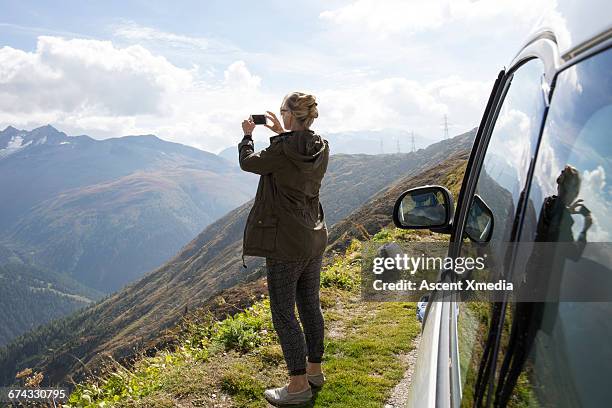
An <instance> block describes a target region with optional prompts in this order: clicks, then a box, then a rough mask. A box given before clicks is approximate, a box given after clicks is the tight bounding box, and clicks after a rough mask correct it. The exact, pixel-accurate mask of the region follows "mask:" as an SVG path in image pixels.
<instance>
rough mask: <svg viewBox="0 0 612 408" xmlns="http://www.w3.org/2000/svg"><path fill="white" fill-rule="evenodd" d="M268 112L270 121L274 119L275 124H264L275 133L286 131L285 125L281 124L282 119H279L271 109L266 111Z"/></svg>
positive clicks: (267, 116)
mask: <svg viewBox="0 0 612 408" xmlns="http://www.w3.org/2000/svg"><path fill="white" fill-rule="evenodd" d="M266 112H267V113H268V114H267V115H266V118H268V119H270V121H272V123H273V126H270V125H268V124H267V123H266V124H265V125H264V126H265V127H267V128H268V129H270V130H271V131H273V132H274V133H277V134H279V133H283V132H284V131H285V129H283V126H282V125H281V123H280V121H279V120H278V118H277V117H276V115H275V114H274V113H273V112H270V111H266Z"/></svg>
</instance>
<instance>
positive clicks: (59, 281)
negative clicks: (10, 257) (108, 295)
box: [0, 263, 102, 346]
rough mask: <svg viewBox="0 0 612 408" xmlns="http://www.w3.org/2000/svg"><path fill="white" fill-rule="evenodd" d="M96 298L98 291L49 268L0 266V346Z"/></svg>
mask: <svg viewBox="0 0 612 408" xmlns="http://www.w3.org/2000/svg"><path fill="white" fill-rule="evenodd" d="M100 298H102V294H101V293H99V292H97V291H95V290H93V289H90V288H87V287H84V286H83V285H81V284H79V283H78V282H75V281H73V280H72V279H70V277H67V276H63V275H59V274H57V273H55V272H53V271H50V270H43V269H39V268H34V267H32V266H27V265H24V264H22V263H7V264H5V265H0V346H2V345H4V344H7V343H8V342H9V341H10V340H12V339H14V338H15V337H17V336H19V335H20V334H22V333H25V332H27V331H30V330H33V329H35V328H36V327H37V326H38V325H40V324H44V323H47V322H49V321H51V320H53V319H57V318H60V317H63V316H66V315H68V314H70V313H72V312H74V311H76V310H78V309H80V308H82V307H85V306H87V305H89V304H92V303H93V302H94V301H96V300H99V299H100ZM24 310H26V311H36V312H35V313H31V312H30V313H24V312H23V311H24Z"/></svg>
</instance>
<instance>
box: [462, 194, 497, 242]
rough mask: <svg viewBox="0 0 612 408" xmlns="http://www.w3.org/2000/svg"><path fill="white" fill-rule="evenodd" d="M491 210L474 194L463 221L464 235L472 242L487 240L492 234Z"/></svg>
mask: <svg viewBox="0 0 612 408" xmlns="http://www.w3.org/2000/svg"><path fill="white" fill-rule="evenodd" d="M493 225H494V222H493V212H492V211H491V209H490V208H489V206H488V205H487V203H485V202H484V200H483V199H482V198H481V197H480V196H479V195H478V194H475V195H474V198H473V199H472V205H471V206H470V211H469V212H468V216H467V221H466V223H465V230H464V233H465V235H466V236H467V237H468V238H469V239H471V240H472V241H474V242H478V243H485V242H489V240H490V239H491V237H492V236H493Z"/></svg>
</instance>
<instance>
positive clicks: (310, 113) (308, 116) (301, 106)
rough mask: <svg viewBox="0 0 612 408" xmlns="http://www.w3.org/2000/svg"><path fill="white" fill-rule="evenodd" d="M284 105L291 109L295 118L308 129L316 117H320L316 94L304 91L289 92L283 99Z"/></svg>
mask: <svg viewBox="0 0 612 408" xmlns="http://www.w3.org/2000/svg"><path fill="white" fill-rule="evenodd" d="M282 106H284V107H285V108H286V109H289V111H290V112H291V113H292V114H293V116H294V117H295V119H296V120H297V121H298V122H299V123H301V124H302V125H304V127H305V128H306V129H309V128H310V125H312V122H313V121H314V120H315V118H317V117H319V111H318V109H317V101H316V99H315V97H314V95H309V94H305V93H303V92H291V93H288V94H287V95H286V96H285V98H284V99H283V103H282Z"/></svg>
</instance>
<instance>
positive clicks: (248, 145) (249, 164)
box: [238, 137, 283, 175]
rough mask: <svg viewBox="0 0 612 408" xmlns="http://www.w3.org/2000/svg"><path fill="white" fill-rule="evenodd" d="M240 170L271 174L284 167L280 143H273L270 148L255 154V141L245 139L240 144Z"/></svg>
mask: <svg viewBox="0 0 612 408" xmlns="http://www.w3.org/2000/svg"><path fill="white" fill-rule="evenodd" d="M238 160H239V162H240V168H241V169H242V170H244V171H248V172H250V173H255V174H260V175H265V174H270V173H272V172H274V171H276V170H278V169H280V168H281V167H282V165H283V153H282V146H281V145H280V143H273V144H271V145H270V146H268V148H266V149H263V150H260V151H259V152H255V146H254V143H253V139H251V138H250V137H245V138H243V139H242V141H241V142H240V143H239V144H238Z"/></svg>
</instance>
